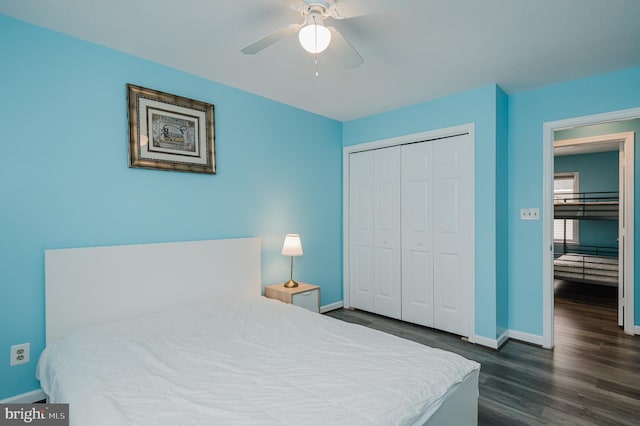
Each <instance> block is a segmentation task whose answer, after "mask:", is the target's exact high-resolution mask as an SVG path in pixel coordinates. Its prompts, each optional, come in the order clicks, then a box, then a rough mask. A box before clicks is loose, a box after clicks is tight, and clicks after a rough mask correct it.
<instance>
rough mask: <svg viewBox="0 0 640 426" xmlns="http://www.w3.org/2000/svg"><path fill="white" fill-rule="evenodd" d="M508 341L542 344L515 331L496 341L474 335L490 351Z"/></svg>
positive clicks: (476, 340)
mask: <svg viewBox="0 0 640 426" xmlns="http://www.w3.org/2000/svg"><path fill="white" fill-rule="evenodd" d="M638 331H640V327H636V334H640V333H638ZM509 339H514V340H520V341H521V342H527V343H531V344H534V345H538V346H542V343H543V338H542V336H538V335H535V334H529V333H524V332H522V331H517V330H507V331H505V332H504V333H502V334H501V335H500V336H498V338H497V339H491V338H489V337H483V336H478V335H476V336H475V342H474V343H477V344H478V345H482V346H486V347H488V348H491V349H500V347H502V345H504V344H505V343H507V340H509Z"/></svg>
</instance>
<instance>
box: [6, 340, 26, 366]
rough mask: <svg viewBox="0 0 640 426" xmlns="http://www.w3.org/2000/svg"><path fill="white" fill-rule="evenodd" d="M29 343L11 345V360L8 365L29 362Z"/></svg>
mask: <svg viewBox="0 0 640 426" xmlns="http://www.w3.org/2000/svg"><path fill="white" fill-rule="evenodd" d="M30 349H31V343H21V344H19V345H13V346H11V360H10V361H9V365H10V366H11V367H13V366H14V365H20V364H26V363H28V362H29V359H30V358H29V356H30Z"/></svg>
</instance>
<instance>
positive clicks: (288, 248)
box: [282, 234, 302, 256]
mask: <svg viewBox="0 0 640 426" xmlns="http://www.w3.org/2000/svg"><path fill="white" fill-rule="evenodd" d="M282 254H283V255H284V256H302V242H301V241H300V235H298V234H287V236H286V237H285V239H284V244H283V245H282Z"/></svg>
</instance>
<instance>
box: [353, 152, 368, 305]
mask: <svg viewBox="0 0 640 426" xmlns="http://www.w3.org/2000/svg"><path fill="white" fill-rule="evenodd" d="M373 191H374V181H373V151H365V152H357V153H353V154H351V155H349V259H350V260H349V298H350V302H349V303H350V305H351V306H352V307H354V308H358V309H362V310H365V311H373V274H374V262H373V206H374V198H373Z"/></svg>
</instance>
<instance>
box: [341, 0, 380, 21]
mask: <svg viewBox="0 0 640 426" xmlns="http://www.w3.org/2000/svg"><path fill="white" fill-rule="evenodd" d="M390 10H392V9H391V2H390V1H388V0H340V1H337V0H334V1H333V2H332V3H331V5H330V7H329V14H330V15H331V17H333V18H335V19H349V18H357V17H359V16H365V15H372V14H379V13H385V12H389V11H390Z"/></svg>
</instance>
